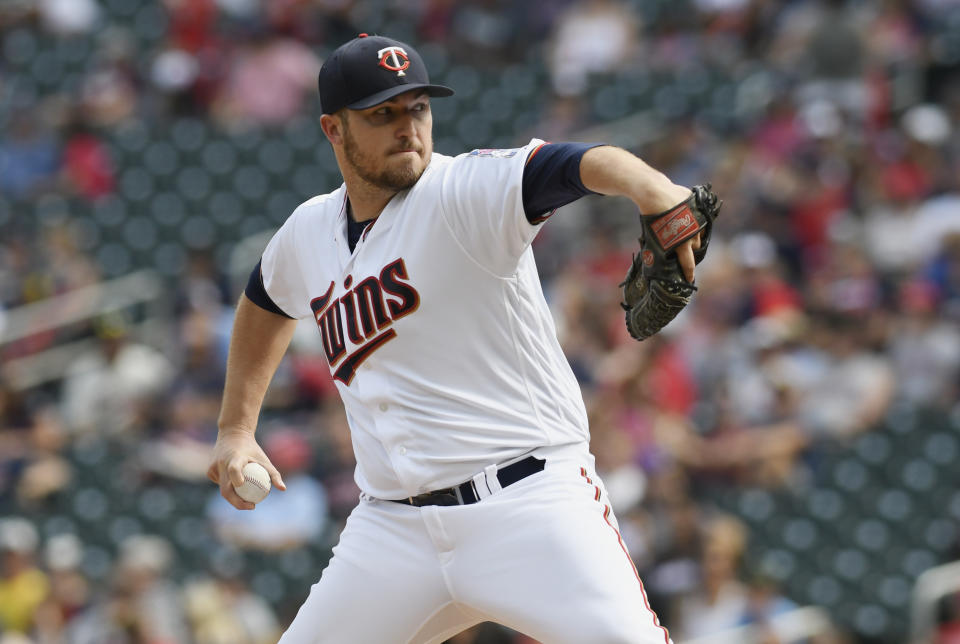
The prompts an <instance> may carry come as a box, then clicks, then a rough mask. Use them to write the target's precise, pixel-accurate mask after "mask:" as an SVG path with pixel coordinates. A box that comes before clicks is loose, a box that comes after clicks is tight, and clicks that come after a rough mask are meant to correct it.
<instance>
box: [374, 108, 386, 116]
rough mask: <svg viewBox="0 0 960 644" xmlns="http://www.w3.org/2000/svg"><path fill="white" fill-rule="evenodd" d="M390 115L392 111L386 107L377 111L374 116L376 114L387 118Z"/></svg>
mask: <svg viewBox="0 0 960 644" xmlns="http://www.w3.org/2000/svg"><path fill="white" fill-rule="evenodd" d="M389 113H390V110H388V109H387V108H385V107H381V108H380V109H379V110H377V111H376V112H374V114H376V115H377V116H386V115H387V114H389Z"/></svg>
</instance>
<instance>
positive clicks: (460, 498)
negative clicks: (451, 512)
mask: <svg viewBox="0 0 960 644" xmlns="http://www.w3.org/2000/svg"><path fill="white" fill-rule="evenodd" d="M453 496H454V497H456V499H457V505H463V492H461V491H460V486H459V485H456V486H454V487H453Z"/></svg>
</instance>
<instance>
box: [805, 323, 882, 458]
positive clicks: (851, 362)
mask: <svg viewBox="0 0 960 644" xmlns="http://www.w3.org/2000/svg"><path fill="white" fill-rule="evenodd" d="M864 328H865V325H864V321H863V320H860V319H857V318H853V317H849V316H844V315H831V316H829V317H827V318H826V319H825V320H824V321H823V322H822V323H821V328H820V329H819V330H818V336H819V338H820V344H821V346H822V347H823V350H824V352H823V358H824V363H823V371H822V372H821V373H820V376H819V377H818V378H817V379H816V380H815V382H814V384H813V386H812V387H810V388H808V389H807V390H806V391H805V392H803V397H802V400H801V402H800V404H799V417H800V422H801V423H802V424H803V426H804V429H805V431H806V432H808V433H809V435H810V436H811V437H812V438H814V439H820V440H824V439H826V440H831V439H833V440H837V439H840V440H842V439H848V438H851V437H853V436H855V435H856V434H859V433H860V432H862V431H864V430H867V429H870V428H872V427H874V426H875V425H876V423H877V422H879V421H880V419H881V418H883V415H884V414H885V413H886V411H887V408H888V407H889V406H890V403H891V401H892V400H893V394H894V391H895V380H894V372H893V368H892V367H891V364H890V360H889V358H888V357H887V356H886V355H884V354H880V353H877V352H875V351H873V350H872V349H871V348H870V347H869V346H868V344H867V343H868V342H869V340H870V338H869V337H865V335H866V334H865V332H864Z"/></svg>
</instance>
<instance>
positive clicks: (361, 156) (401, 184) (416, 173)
mask: <svg viewBox="0 0 960 644" xmlns="http://www.w3.org/2000/svg"><path fill="white" fill-rule="evenodd" d="M409 149H410V150H415V151H416V152H417V153H418V154H419V153H420V150H416V149H415V148H413V147H410V148H409ZM343 151H344V153H345V154H346V156H347V162H348V163H349V164H350V165H351V166H352V167H353V170H354V172H356V173H357V175H359V176H360V178H361V179H363V180H364V181H366V182H367V183H370V184H373V185H374V186H376V187H378V188H384V189H386V190H392V191H400V190H406V189H407V188H411V187H413V184H415V183H416V182H417V181H418V180H419V179H420V175H422V174H423V171H424V169H425V167H423V168H419V169H417V168H412V167H410V166H408V165H403V166H402V167H399V168H387V167H383V168H380V169H378V170H375V169H373V168H375V167H376V166H377V162H376V160H375V159H373V158H371V157H370V156H369V155H368V154H367V153H366V152H364V151H363V150H361V149H360V146H359V145H357V142H356V141H355V140H354V138H353V136H352V135H351V134H350V130H349V129H347V128H344V132H343Z"/></svg>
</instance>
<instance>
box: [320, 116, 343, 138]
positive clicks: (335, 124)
mask: <svg viewBox="0 0 960 644" xmlns="http://www.w3.org/2000/svg"><path fill="white" fill-rule="evenodd" d="M320 129H322V130H323V133H324V134H325V135H326V137H327V139H328V140H329V141H330V143H332V144H334V145H341V144H343V117H342V116H340V115H338V114H324V115H322V116H321V117H320Z"/></svg>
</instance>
